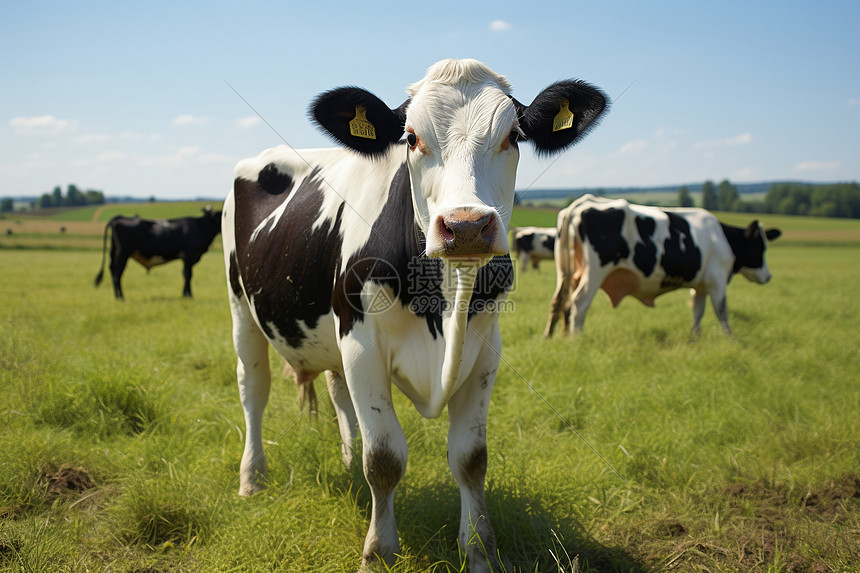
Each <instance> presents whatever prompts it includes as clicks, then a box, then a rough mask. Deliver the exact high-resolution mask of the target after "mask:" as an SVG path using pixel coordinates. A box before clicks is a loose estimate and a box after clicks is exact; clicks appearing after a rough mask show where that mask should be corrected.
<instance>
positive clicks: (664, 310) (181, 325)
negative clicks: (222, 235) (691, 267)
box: [0, 210, 860, 573]
mask: <svg viewBox="0 0 860 573" xmlns="http://www.w3.org/2000/svg"><path fill="white" fill-rule="evenodd" d="M534 213H535V212H525V214H524V212H520V211H519V210H518V211H517V212H516V213H515V215H514V219H515V220H517V221H521V220H527V219H528V218H529V217H533V215H534ZM537 213H543V212H537ZM538 216H539V217H541V216H544V215H538ZM550 217H552V218H554V214H552V213H550ZM533 218H534V217H533ZM795 219H796V218H795ZM828 221H830V220H828ZM766 222H769V220H768V221H766ZM787 223H793V224H795V225H798V226H806V225H812V226H814V225H818V224H819V223H818V222H817V221H806V220H801V219H796V220H794V219H793V220H791V221H787ZM836 223H840V222H836ZM517 224H537V223H522V222H518V223H517ZM549 224H550V225H552V224H553V223H552V222H550V223H549ZM775 224H777V225H780V224H783V221H781V220H780V221H776V222H775ZM541 226H544V225H541ZM828 229H829V228H824V229H822V231H827V230H828ZM851 229H852V228H850V227H849V228H848V230H851ZM843 230H844V229H843ZM768 260H769V264H770V267H771V270H772V272H773V274H774V279H773V281H772V282H771V283H770V284H768V285H765V286H760V285H753V284H751V283H749V282H747V281H746V280H744V279H743V278H741V277H737V278H736V279H735V280H734V281H733V282H732V284H731V285H730V287H729V299H728V300H729V313H730V314H729V317H730V321H731V324H732V326H733V328H734V331H735V336H734V337H733V338H726V337H724V336H722V334H721V333H720V329H719V327H718V324H717V321H716V319H715V318H714V316H713V313H712V311H711V310H708V312H707V314H706V315H705V319H704V320H703V324H702V330H703V332H702V336H701V338H700V339H699V340H691V339H690V337H689V336H688V334H687V333H688V330H689V327H690V325H691V323H692V316H691V314H692V313H691V310H690V308H689V307H688V305H687V302H688V294H687V293H686V292H683V291H679V292H676V293H670V294H668V295H665V296H663V297H661V298H659V299H658V300H657V308H654V309H649V308H646V307H644V306H642V305H641V304H639V303H638V302H636V301H635V300H633V299H626V300H625V301H624V302H623V303H622V305H621V306H620V307H619V308H617V309H614V310H613V309H611V308H610V306H609V303H608V299H607V298H606V297H605V296H604V295H600V296H599V297H598V298H597V299H596V300H595V303H594V304H593V305H592V308H591V309H590V311H589V314H588V320H587V321H586V324H585V333H584V334H583V336H582V337H581V338H577V339H575V340H571V339H563V338H553V339H551V340H544V339H542V338H541V336H540V334H541V332H542V331H543V328H544V325H545V321H546V315H547V311H548V303H549V298H550V296H551V294H552V291H553V288H554V284H555V277H554V272H553V269H552V265H551V264H550V263H547V262H545V263H543V265H542V266H541V270H540V272H534V271H531V270H530V271H529V272H528V273H526V274H521V275H519V276H518V279H517V286H516V291H515V292H514V293H513V294H512V296H511V298H512V300H513V301H514V303H515V311H514V312H513V313H508V314H505V315H503V316H502V317H501V325H502V331H503V340H504V351H503V356H504V361H503V362H502V365H501V367H500V370H499V375H498V378H497V382H496V389H495V391H494V394H493V399H492V404H491V408H490V419H489V425H488V429H487V435H488V440H489V470H488V478H487V492H488V493H487V496H488V506H489V510H490V513H491V517H492V519H493V523H494V526H495V529H496V533H497V537H498V542H499V547H500V549H501V550H502V551H503V552H504V553H505V554H506V555H507V556H508V557H509V558H510V560H511V562H512V563H513V565H514V567H515V570H516V571H521V572H533V571H552V572H554V573H557V572H559V571H567V572H571V571H600V572H603V571H625V572H626V571H662V570H673V571H702V570H708V571H745V572H746V571H751V572H752V571H756V572H758V571H780V572H786V573H788V572H792V571H831V570H833V571H860V565H858V563H860V548H858V545H857V538H858V532H860V472H858V467H860V421H858V416H857V412H858V411H860V386H858V384H857V372H858V371H860V353H858V350H857V344H856V337H857V331H858V327H860V303H858V301H857V289H856V285H857V284H858V283H860V249H858V245H857V244H856V243H855V244H854V246H851V247H843V248H831V247H827V246H818V247H812V246H806V245H803V244H796V243H792V242H790V241H789V242H785V243H783V244H780V243H779V242H777V243H775V245H774V246H773V248H772V249H771V250H770V251H769V252H768ZM99 261H100V254H98V253H95V252H92V251H78V250H74V249H69V250H62V251H61V250H42V249H24V250H4V251H2V252H0V276H2V277H3V280H2V283H0V284H2V287H0V288H2V295H3V301H4V304H3V307H2V310H0V388H2V389H3V393H2V398H0V424H2V430H0V571H103V570H104V571H121V572H142V571H147V572H150V573H156V572H167V571H195V572H196V571H211V572H221V571H355V569H356V568H357V566H358V563H359V561H360V551H361V548H362V544H363V539H364V535H365V532H366V528H367V525H368V523H369V504H370V496H369V494H368V491H367V486H366V483H365V482H364V478H363V477H362V476H361V474H360V472H354V471H348V470H346V469H345V468H343V466H342V463H341V461H340V447H339V438H338V432H337V427H336V424H335V423H334V419H333V410H332V408H331V406H330V404H329V403H328V400H327V399H326V398H322V399H323V404H322V405H321V410H320V415H319V418H318V419H317V420H315V421H311V420H309V419H307V418H306V417H301V416H300V414H299V406H298V400H297V396H296V390H295V386H294V384H293V383H292V381H289V380H284V379H282V378H281V377H280V376H279V375H278V374H277V373H278V372H280V363H279V361H278V359H277V358H276V357H275V356H272V357H271V361H272V367H273V372H275V373H276V374H275V377H274V378H275V379H274V383H273V388H272V397H271V400H270V403H269V408H268V409H267V413H266V419H265V421H264V428H265V429H264V433H265V435H264V437H265V439H266V440H268V441H269V450H268V459H269V468H270V474H271V475H270V478H271V479H270V488H269V489H268V490H266V491H265V492H264V493H262V494H259V495H257V496H255V497H253V498H251V499H240V498H239V497H238V496H237V490H238V481H237V472H238V467H239V460H240V458H241V454H242V440H243V432H244V424H243V421H242V413H241V408H240V406H239V400H238V393H237V391H236V382H235V356H234V354H233V350H232V344H231V342H230V317H229V310H228V306H227V302H226V288H227V287H226V285H225V280H224V276H223V275H224V271H223V263H222V259H221V254H220V252H219V243H218V242H217V241H216V244H215V245H213V249H212V251H211V252H210V253H208V254H207V255H205V256H204V258H203V260H202V261H201V263H200V264H199V265H198V266H197V267H195V276H194V280H193V282H194V285H193V288H194V292H195V298H194V299H193V300H185V299H183V298H182V297H181V296H180V295H181V289H182V277H181V265H180V264H178V263H171V264H168V265H165V266H162V267H156V268H154V269H153V270H152V271H151V272H149V273H146V272H145V271H144V270H143V269H142V268H141V267H140V266H138V265H136V264H131V265H129V267H128V269H127V271H126V274H125V277H124V290H125V294H126V298H127V300H126V302H124V303H118V302H115V301H114V300H113V295H112V292H111V289H110V285H109V284H107V285H102V287H101V288H100V289H98V290H96V289H94V288H93V286H92V279H93V277H94V275H95V273H96V271H97V267H98V264H99ZM317 389H318V393H319V394H320V395H321V396H323V397H324V396H325V391H324V389H323V387H322V386H321V383H320V382H319V381H318V382H317ZM396 407H397V409H398V413H399V417H400V420H401V423H402V425H403V427H404V431H405V434H406V436H407V441H408V444H409V462H408V467H407V472H406V475H405V477H404V479H403V481H402V482H401V484H400V486H399V487H398V493H397V499H396V512H397V516H398V526H399V531H400V535H401V543H402V548H403V557H402V559H401V560H400V561H399V562H398V563H397V564H396V565H395V566H394V567H393V568H392V571H395V572H401V573H410V572H418V571H427V570H435V571H457V570H459V569H460V560H459V556H458V554H457V548H456V535H457V531H456V529H457V522H458V519H459V499H458V492H457V488H456V485H455V483H454V482H453V479H452V478H451V476H450V472H449V470H448V466H447V461H446V459H445V440H446V437H445V436H446V432H447V422H446V418H445V415H443V416H442V417H441V418H440V419H437V420H425V419H423V418H421V417H420V416H419V415H418V414H417V413H416V412H415V411H414V408H412V407H411V406H410V405H409V403H408V402H407V401H406V400H405V399H404V398H403V397H402V396H400V395H399V394H398V395H397V397H396Z"/></svg>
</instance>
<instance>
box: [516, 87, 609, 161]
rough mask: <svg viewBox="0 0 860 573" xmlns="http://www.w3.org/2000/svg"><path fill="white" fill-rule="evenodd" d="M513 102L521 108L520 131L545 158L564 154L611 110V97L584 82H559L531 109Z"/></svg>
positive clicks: (534, 103) (545, 92)
mask: <svg viewBox="0 0 860 573" xmlns="http://www.w3.org/2000/svg"><path fill="white" fill-rule="evenodd" d="M511 99H512V100H513V102H514V105H515V106H516V108H517V115H518V116H519V121H520V129H522V131H523V133H524V134H525V136H526V139H527V140H530V141H531V142H532V145H534V147H535V150H536V151H537V152H538V153H539V154H544V155H550V154H553V153H557V152H560V151H564V150H565V149H567V148H568V147H569V146H571V145H573V144H574V143H576V142H577V141H579V140H580V139H582V138H583V137H584V136H585V135H586V134H587V133H588V132H589V131H590V130H591V129H592V128H594V127H596V126H597V123H598V120H599V119H600V117H601V115H602V114H603V113H604V112H605V111H607V110H608V109H609V98H608V97H607V96H606V95H605V94H604V93H603V92H602V91H600V90H599V89H597V88H596V87H594V86H592V85H590V84H587V83H586V82H583V81H581V80H565V81H561V82H556V83H554V84H552V85H551V86H549V87H547V88H546V89H545V90H543V91H542V92H541V93H540V94H538V96H537V97H536V98H535V99H534V101H533V102H532V103H531V105H529V106H525V105H523V104H521V103H520V102H518V101H517V100H516V99H514V98H511Z"/></svg>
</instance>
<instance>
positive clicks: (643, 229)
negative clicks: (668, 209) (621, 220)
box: [633, 217, 657, 277]
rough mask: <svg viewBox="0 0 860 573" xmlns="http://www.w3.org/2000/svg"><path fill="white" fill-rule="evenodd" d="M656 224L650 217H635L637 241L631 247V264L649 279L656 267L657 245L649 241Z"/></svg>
mask: <svg viewBox="0 0 860 573" xmlns="http://www.w3.org/2000/svg"><path fill="white" fill-rule="evenodd" d="M656 227H657V224H656V222H655V221H654V219H652V218H651V217H636V230H637V231H639V239H640V240H639V241H637V243H636V246H635V247H633V264H634V265H636V268H637V269H639V270H640V271H642V274H643V275H645V276H646V277H650V276H651V273H653V272H654V267H655V266H657V245H656V244H655V243H654V241H653V240H651V237H653V236H654V229H655V228H656Z"/></svg>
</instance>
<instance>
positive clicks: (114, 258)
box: [110, 239, 129, 300]
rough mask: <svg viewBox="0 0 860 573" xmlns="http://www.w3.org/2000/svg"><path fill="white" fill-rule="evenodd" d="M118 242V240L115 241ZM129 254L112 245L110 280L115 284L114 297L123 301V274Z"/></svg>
mask: <svg viewBox="0 0 860 573" xmlns="http://www.w3.org/2000/svg"><path fill="white" fill-rule="evenodd" d="M114 240H116V239H114ZM128 257H129V253H125V252H123V250H122V248H120V247H119V246H118V245H116V244H115V243H114V244H112V245H111V251H110V278H111V282H113V295H114V297H115V298H117V299H118V300H123V296H122V283H121V282H120V281H122V273H123V272H125V266H126V265H127V264H128Z"/></svg>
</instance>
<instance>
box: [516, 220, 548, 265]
mask: <svg viewBox="0 0 860 573" xmlns="http://www.w3.org/2000/svg"><path fill="white" fill-rule="evenodd" d="M555 234H556V230H555V227H519V228H517V229H514V244H515V245H516V246H517V259H519V260H520V261H522V271H523V272H526V270H527V269H528V266H529V262H531V264H532V268H533V269H535V270H539V269H540V262H541V261H543V260H547V259H549V260H552V258H553V256H554V251H555Z"/></svg>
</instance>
